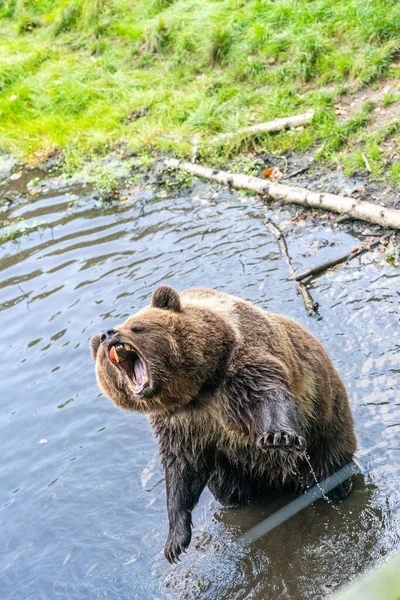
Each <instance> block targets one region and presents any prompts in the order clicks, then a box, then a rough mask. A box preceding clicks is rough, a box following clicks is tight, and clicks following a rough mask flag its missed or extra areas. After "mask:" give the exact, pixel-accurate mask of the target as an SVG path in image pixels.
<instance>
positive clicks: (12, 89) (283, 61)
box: [0, 0, 400, 180]
mask: <svg viewBox="0 0 400 600" xmlns="http://www.w3.org/2000/svg"><path fill="white" fill-rule="evenodd" d="M0 17H1V18H0V136H1V140H0V146H1V148H2V149H3V150H5V151H8V152H11V153H13V154H15V155H17V156H19V157H21V158H24V159H26V158H28V159H29V160H31V161H40V160H42V159H44V158H46V157H47V156H48V155H49V154H51V152H53V151H55V150H59V149H61V150H62V152H63V154H64V156H65V158H66V160H67V162H68V163H69V164H72V165H73V164H75V163H78V162H79V160H80V158H81V157H82V156H83V155H87V154H90V153H92V152H106V151H107V150H108V149H109V148H110V146H115V144H118V143H121V144H123V145H124V146H127V147H128V148H131V149H133V150H136V151H138V150H139V151H148V150H149V148H151V149H160V150H167V149H171V148H173V149H174V150H175V151H177V152H178V153H179V154H185V153H188V152H189V151H190V146H189V144H188V143H186V142H185V141H184V140H185V139H187V138H188V137H190V136H192V135H193V134H197V133H199V134H201V136H202V138H203V142H202V152H203V154H204V158H206V157H207V158H213V159H214V160H217V159H218V158H222V159H224V158H226V156H227V155H228V154H229V153H230V152H232V151H233V150H234V151H236V150H237V149H238V146H239V149H247V148H249V147H250V146H249V144H251V142H249V141H244V140H240V141H239V142H238V144H237V145H236V147H232V144H230V145H225V146H223V145H222V146H221V145H220V146H217V147H216V146H215V145H211V144H209V143H208V140H209V139H210V138H211V137H212V136H213V135H214V134H215V133H217V132H221V131H234V130H236V129H237V128H239V127H241V126H244V125H248V124H253V123H256V122H262V121H265V120H270V119H273V118H275V117H277V116H286V115H290V114H296V113H299V112H303V111H304V110H306V109H308V108H314V109H315V110H316V116H315V118H314V122H313V126H312V127H306V128H305V129H304V130H301V131H290V132H282V133H280V134H276V135H273V136H268V135H264V136H263V137H260V138H259V140H258V141H259V142H260V143H261V146H262V149H263V150H264V151H272V152H275V153H281V152H285V151H288V150H296V151H302V150H304V149H306V148H308V147H310V146H312V145H316V144H319V145H320V146H321V147H320V150H319V153H318V156H320V157H322V158H324V159H329V160H334V161H341V162H342V163H343V164H344V165H345V166H346V168H347V169H348V170H352V169H353V170H354V169H356V168H360V169H363V168H365V161H363V159H362V153H364V154H365V155H366V156H367V158H368V160H369V163H370V166H371V169H372V171H373V173H374V174H376V175H378V174H380V173H382V171H383V169H384V165H385V161H386V156H385V150H384V148H383V146H382V142H383V141H384V140H385V139H386V138H388V137H391V138H393V135H395V133H396V131H397V127H396V126H394V125H392V123H389V124H388V123H386V124H385V127H384V128H382V129H380V130H379V131H374V132H373V133H370V132H368V124H370V123H371V121H373V120H374V115H373V110H374V107H375V105H374V103H373V102H370V101H368V99H366V100H365V101H364V102H362V103H361V104H360V106H359V107H358V110H357V112H355V113H353V114H350V115H349V118H348V119H346V120H344V119H341V120H340V121H341V122H339V120H338V115H337V111H335V103H336V102H338V101H339V99H340V97H341V95H343V94H344V93H345V92H346V90H347V91H348V90H353V91H354V90H357V89H359V88H362V87H363V86H364V87H365V86H368V89H373V88H374V87H376V86H379V85H380V84H381V82H382V81H383V80H384V79H385V78H388V77H392V78H397V77H398V76H399V75H400V65H398V64H397V62H396V60H397V57H398V53H399V49H400V4H399V3H398V1H397V0H375V1H374V2H368V1H366V0H348V1H347V2H342V0H314V1H310V0H276V1H269V0H214V1H205V0H133V1H131V2H128V1H127V0H110V1H108V2H106V1H105V0H72V1H59V2H54V1H52V0H36V1H33V0H31V1H23V0H8V1H4V0H3V2H1V0H0ZM397 101H398V97H397V95H396V94H393V93H387V94H386V95H385V96H384V97H383V98H382V103H383V104H385V103H386V104H387V105H389V104H396V103H397ZM143 109H145V110H143ZM142 110H143V115H144V116H138V114H137V113H135V112H132V111H142ZM139 114H142V113H140V112H139ZM165 135H167V136H172V138H171V137H167V138H165V137H162V136H165ZM178 136H179V137H178ZM357 144H358V146H357ZM360 144H361V146H360ZM261 146H260V147H261ZM210 155H212V156H210ZM391 169H392V175H393V177H394V178H398V179H399V180H400V172H399V173H397V171H396V169H397V167H396V165H392V166H391Z"/></svg>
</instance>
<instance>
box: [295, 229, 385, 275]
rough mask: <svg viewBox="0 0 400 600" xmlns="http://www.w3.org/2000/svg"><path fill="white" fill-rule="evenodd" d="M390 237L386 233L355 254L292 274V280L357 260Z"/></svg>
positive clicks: (344, 255)
mask: <svg viewBox="0 0 400 600" xmlns="http://www.w3.org/2000/svg"><path fill="white" fill-rule="evenodd" d="M391 235H392V234H391V233H386V234H385V235H383V236H382V237H381V238H379V240H375V241H374V242H371V243H370V244H367V245H365V246H363V247H362V248H360V249H359V250H357V251H355V252H354V251H353V252H350V253H349V252H348V253H347V254H343V255H342V256H338V257H337V258H333V259H332V260H326V261H325V262H323V263H321V264H320V265H317V266H316V267H312V268H311V269H307V271H303V273H299V274H298V275H296V274H294V276H293V279H294V280H295V281H303V280H304V279H308V278H309V277H311V276H312V275H318V274H319V273H322V272H323V271H326V270H327V269H330V268H331V267H336V265H340V264H341V263H344V262H348V261H349V260H353V259H354V258H357V256H361V255H362V254H364V252H368V251H369V250H372V248H376V246H379V244H381V243H382V242H383V241H384V240H387V239H388V238H389V237H390V236H391Z"/></svg>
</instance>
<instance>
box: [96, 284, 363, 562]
mask: <svg viewBox="0 0 400 600" xmlns="http://www.w3.org/2000/svg"><path fill="white" fill-rule="evenodd" d="M132 329H133V330H132ZM115 335H116V337H117V338H118V340H121V341H122V342H125V343H129V344H132V345H133V346H134V347H135V348H136V349H137V350H138V352H139V353H140V355H141V356H142V357H143V359H144V360H145V362H146V364H147V366H148V370H149V373H150V381H151V385H150V388H149V389H148V390H145V392H144V393H143V394H142V396H140V397H136V396H134V395H133V394H132V393H131V392H130V391H129V389H128V388H127V385H126V384H125V382H124V381H123V378H122V377H121V375H120V373H119V371H118V369H117V368H116V367H115V366H114V365H113V364H112V363H111V361H110V360H109V358H108V351H107V344H106V342H104V343H100V336H95V337H94V338H92V341H91V347H92V354H93V357H94V358H95V359H96V374H97V378H98V382H99V385H100V387H101V389H102V390H103V391H104V393H105V394H106V395H107V396H108V397H109V398H111V400H113V401H114V402H115V404H116V405H117V406H120V407H121V408H125V409H127V410H132V411H137V412H144V413H147V414H148V415H149V420H150V423H151V424H152V426H153V428H154V431H155V433H156V435H157V437H158V439H159V448H160V454H161V457H162V461H163V465H164V468H165V471H166V485H167V504H168V512H169V519H170V535H169V538H168V541H167V545H166V549H165V552H166V556H167V558H168V559H169V560H171V561H173V560H175V559H177V558H178V556H179V554H180V552H181V551H182V550H183V549H184V548H186V547H187V545H188V544H189V542H190V531H191V511H192V509H193V506H194V504H195V503H196V502H197V500H198V497H199V496H200V493H201V491H202V489H203V488H204V486H205V485H208V486H209V488H210V489H211V491H212V492H213V493H214V495H215V496H216V498H217V499H218V500H220V502H222V503H223V504H225V505H227V506H230V505H235V506H238V505H243V504H245V503H247V502H249V501H251V500H252V499H253V498H254V497H255V496H257V495H258V494H260V493H263V492H265V489H266V488H267V487H268V486H269V485H274V486H282V485H284V484H286V485H292V486H294V487H296V488H297V489H298V490H303V489H305V488H306V487H308V486H310V485H312V484H313V483H314V480H313V476H312V475H311V473H310V468H309V466H308V464H307V462H306V461H305V459H304V445H305V446H306V448H307V453H308V454H309V456H310V459H311V463H312V465H313V468H314V471H315V473H316V475H317V477H318V478H320V479H323V478H325V477H326V476H328V475H330V474H331V473H332V472H334V471H335V470H337V469H338V468H340V467H341V466H343V465H344V464H347V463H348V462H349V461H350V460H351V459H352V456H353V453H354V451H355V448H356V440H355V436H354V430H353V419H352V415H351V411H350V407H349V403H348V398H347V394H346V390H345V388H344V385H343V383H342V381H341V380H340V378H339V375H338V373H337V371H336V369H335V368H334V366H333V364H332V363H331V361H330V359H329V358H328V356H327V354H326V352H325V351H324V349H323V347H322V346H321V344H320V343H319V342H318V341H317V340H316V339H315V338H314V337H313V336H312V335H311V334H310V333H309V332H307V331H306V330H305V329H304V328H303V327H301V326H300V325H299V324H297V323H295V322H294V321H292V320H291V319H289V318H287V317H284V316H281V315H276V314H272V313H268V312H266V311H263V310H261V309H259V308H257V307H255V306H254V305H252V304H251V303H249V302H246V301H244V300H241V299H239V298H236V297H234V296H230V295H228V294H224V293H221V292H216V291H214V290H209V289H190V290H187V291H185V292H183V293H182V294H180V295H179V294H178V293H177V292H176V291H175V290H173V289H172V288H170V287H169V286H161V287H160V288H158V289H157V290H156V291H155V293H154V294H153V300H152V304H151V305H150V306H149V307H146V308H145V309H143V310H141V311H140V312H138V313H137V314H135V315H133V316H132V317H130V318H129V319H128V320H127V321H126V322H125V323H124V324H123V325H121V326H119V327H117V328H116V334H115ZM274 436H275V437H274ZM271 440H272V441H273V443H272V444H271ZM349 489H350V486H349V485H344V486H342V488H341V490H340V491H341V495H342V496H344V495H346V494H347V493H348V491H349ZM339 495H340V494H339Z"/></svg>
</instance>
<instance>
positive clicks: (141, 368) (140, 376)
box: [133, 357, 147, 387]
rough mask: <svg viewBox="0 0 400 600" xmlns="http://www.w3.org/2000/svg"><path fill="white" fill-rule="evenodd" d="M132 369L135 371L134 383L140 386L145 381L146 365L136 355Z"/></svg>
mask: <svg viewBox="0 0 400 600" xmlns="http://www.w3.org/2000/svg"><path fill="white" fill-rule="evenodd" d="M133 369H134V371H135V379H136V385H137V386H139V387H140V386H142V385H143V384H144V383H145V382H146V381H147V369H146V365H145V364H144V362H143V361H142V360H140V358H139V357H138V358H137V359H136V360H135V363H134V365H133Z"/></svg>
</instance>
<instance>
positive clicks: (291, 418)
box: [257, 387, 306, 452]
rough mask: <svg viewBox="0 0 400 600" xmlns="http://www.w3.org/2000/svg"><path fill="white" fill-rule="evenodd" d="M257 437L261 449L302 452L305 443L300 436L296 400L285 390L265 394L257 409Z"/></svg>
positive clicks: (300, 428) (276, 389)
mask: <svg viewBox="0 0 400 600" xmlns="http://www.w3.org/2000/svg"><path fill="white" fill-rule="evenodd" d="M257 412H258V420H257V423H258V428H259V435H258V439H257V442H258V444H259V445H260V446H261V447H263V448H272V449H278V450H284V451H286V452H291V451H292V452H295V451H296V452H302V451H303V450H305V447H306V442H305V439H304V437H303V435H302V427H301V423H300V414H299V409H298V405H297V401H296V398H295V397H294V396H292V394H290V392H289V391H287V390H285V388H283V387H282V388H280V387H277V388H275V389H272V390H271V391H270V392H268V393H266V394H265V396H264V397H263V398H262V400H261V401H260V402H259V404H258V407H257Z"/></svg>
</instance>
